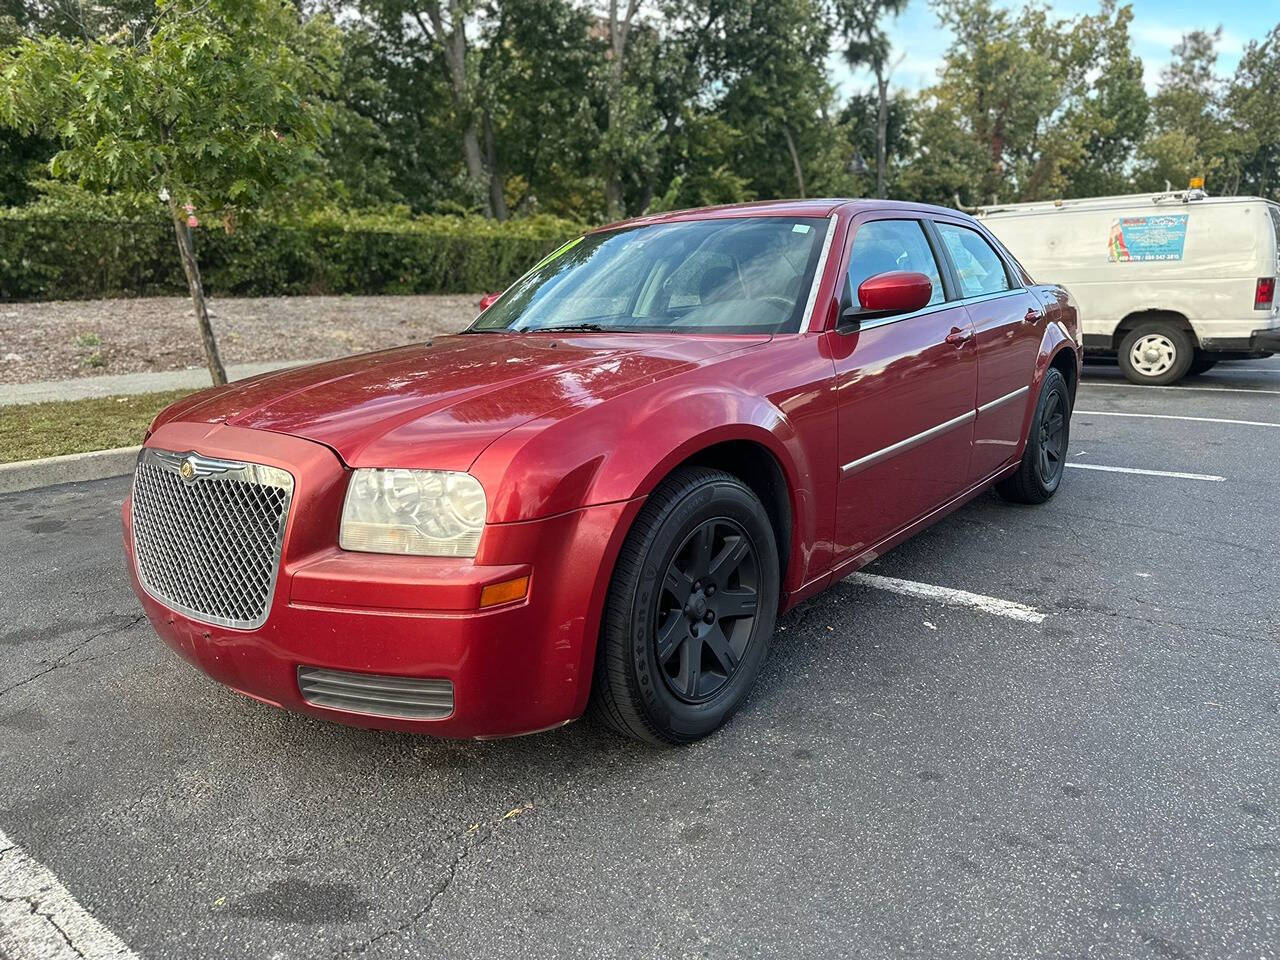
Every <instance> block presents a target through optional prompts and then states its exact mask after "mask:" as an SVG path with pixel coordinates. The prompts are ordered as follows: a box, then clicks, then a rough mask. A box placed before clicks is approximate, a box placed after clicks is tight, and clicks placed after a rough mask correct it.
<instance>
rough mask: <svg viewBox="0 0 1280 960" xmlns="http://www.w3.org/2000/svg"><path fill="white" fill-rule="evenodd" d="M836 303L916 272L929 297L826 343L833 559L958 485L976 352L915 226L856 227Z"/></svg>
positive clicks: (968, 434) (965, 319) (852, 552)
mask: <svg viewBox="0 0 1280 960" xmlns="http://www.w3.org/2000/svg"><path fill="white" fill-rule="evenodd" d="M854 231H855V232H854V234H853V239H852V241H851V244H850V248H849V252H848V255H847V259H846V264H847V279H848V284H849V286H848V291H847V293H846V299H853V298H856V296H857V289H858V286H859V285H860V284H861V283H862V281H863V280H865V279H867V278H868V277H871V276H875V275H876V274H880V273H885V272H889V271H894V270H910V271H915V272H919V273H923V274H924V275H925V276H927V277H929V278H930V280H931V281H932V282H933V285H934V291H933V299H932V300H931V301H930V303H929V305H928V306H927V307H925V308H924V309H922V310H919V311H916V312H915V313H910V314H905V315H902V316H896V317H885V318H880V319H875V320H866V321H863V322H862V323H860V324H859V325H858V326H857V327H856V328H853V327H850V326H847V325H846V326H841V327H837V329H836V330H834V331H831V332H829V333H828V334H827V336H828V337H829V338H830V339H829V346H830V348H831V352H832V356H833V358H834V361H835V366H836V383H837V388H838V389H837V393H838V397H839V410H838V417H839V428H838V431H839V437H838V441H837V446H838V449H839V462H840V467H839V471H840V477H839V488H838V492H837V499H836V556H835V559H836V562H840V561H841V560H846V559H849V558H851V557H853V556H857V555H858V554H862V553H865V552H866V551H867V550H868V549H870V548H872V547H874V546H875V545H876V544H878V543H880V542H881V541H883V540H885V539H886V538H887V537H890V536H892V535H893V534H894V533H896V532H898V531H899V530H901V529H902V528H904V527H906V526H907V525H909V524H910V523H912V522H913V521H915V520H917V519H919V518H921V517H923V516H925V515H926V514H928V513H929V512H930V511H932V510H934V509H935V508H937V507H938V506H940V505H942V504H943V503H945V502H946V501H948V500H949V499H951V498H952V497H954V496H955V495H956V494H958V493H959V492H960V491H961V490H963V489H964V488H965V486H966V485H967V468H968V465H969V459H970V440H971V438H972V434H973V419H974V391H975V387H976V380H977V361H976V355H977V351H976V349H975V345H974V342H973V329H972V325H971V323H970V322H969V316H968V314H967V313H966V311H965V308H964V306H963V305H962V304H960V303H951V302H949V296H950V297H951V298H954V291H949V290H948V289H947V287H944V285H943V280H942V271H941V270H940V269H939V266H938V264H939V262H940V261H939V258H938V255H937V252H936V251H935V250H934V247H933V245H932V242H931V240H930V238H929V236H928V235H927V234H926V233H925V229H924V226H923V225H922V223H921V222H920V221H918V220H909V219H878V220H865V221H862V222H860V223H857V222H856V223H855V224H854Z"/></svg>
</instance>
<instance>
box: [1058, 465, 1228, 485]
mask: <svg viewBox="0 0 1280 960" xmlns="http://www.w3.org/2000/svg"><path fill="white" fill-rule="evenodd" d="M1067 466H1068V467H1074V468H1075V469H1077V470H1105V471H1106V472H1107V473H1137V474H1141V475H1142V476H1144V477H1174V478H1175V479H1178V480H1211V481H1213V482H1214V483H1222V482H1223V481H1224V480H1226V479H1227V478H1226V477H1215V476H1214V475H1213V474H1211V473H1179V472H1178V471H1176V470H1140V469H1139V468H1137V467H1108V466H1104V465H1103V464H1101V463H1068V464H1067Z"/></svg>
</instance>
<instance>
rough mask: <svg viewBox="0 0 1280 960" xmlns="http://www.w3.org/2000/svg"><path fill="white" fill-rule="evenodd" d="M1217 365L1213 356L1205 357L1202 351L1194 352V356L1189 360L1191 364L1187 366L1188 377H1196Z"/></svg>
mask: <svg viewBox="0 0 1280 960" xmlns="http://www.w3.org/2000/svg"><path fill="white" fill-rule="evenodd" d="M1217 365H1218V361H1217V359H1216V358H1214V357H1207V356H1205V355H1204V354H1203V353H1199V352H1197V353H1196V358H1195V359H1194V360H1192V361H1191V366H1189V367H1188V368H1187V376H1188V377H1198V376H1199V375H1200V374H1202V373H1204V372H1206V371H1208V370H1212V369H1213V368H1214V367H1216V366H1217Z"/></svg>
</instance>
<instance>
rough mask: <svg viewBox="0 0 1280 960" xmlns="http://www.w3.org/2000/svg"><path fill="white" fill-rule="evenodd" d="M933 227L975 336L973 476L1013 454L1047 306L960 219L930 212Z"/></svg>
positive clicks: (982, 237) (985, 473)
mask: <svg viewBox="0 0 1280 960" xmlns="http://www.w3.org/2000/svg"><path fill="white" fill-rule="evenodd" d="M933 225H934V229H935V230H936V231H937V234H938V236H939V238H940V239H941V241H942V243H941V246H942V248H943V249H944V250H945V251H946V256H947V260H948V261H949V263H948V266H949V267H950V269H951V270H952V271H953V277H954V279H955V282H956V284H957V286H958V287H959V290H960V296H961V298H962V302H963V303H964V305H965V309H966V310H967V311H968V313H969V319H970V320H971V321H972V323H973V329H974V335H975V337H976V342H977V347H978V349H977V359H978V387H977V391H978V392H977V417H976V419H975V420H974V429H973V456H972V458H971V460H970V463H969V471H968V476H969V480H970V481H971V482H975V483H976V482H978V481H979V480H982V479H984V478H986V477H988V476H990V475H991V474H992V473H994V472H996V471H997V470H998V469H1000V468H1001V467H1002V466H1004V465H1005V464H1007V463H1010V462H1011V461H1012V460H1013V458H1014V457H1015V455H1017V454H1018V453H1019V445H1020V444H1021V442H1022V435H1023V431H1024V430H1025V428H1026V423H1027V416H1028V412H1029V410H1030V409H1031V405H1032V404H1033V403H1034V402H1035V399H1036V398H1035V397H1032V396H1030V388H1031V381H1032V379H1033V377H1034V376H1035V368H1036V357H1037V355H1038V354H1039V352H1040V343H1041V341H1042V339H1043V337H1044V328H1045V324H1046V322H1047V318H1046V310H1045V308H1044V305H1043V304H1041V302H1040V300H1039V299H1038V298H1037V297H1036V296H1035V294H1033V293H1032V292H1031V291H1030V290H1029V289H1027V287H1026V285H1025V284H1024V283H1023V282H1022V272H1021V271H1020V270H1018V269H1017V267H1016V266H1015V265H1014V264H1012V263H1010V262H1009V261H1007V260H1006V259H1005V257H1004V255H1003V254H1002V253H1001V252H1000V251H999V245H998V244H997V243H994V242H993V241H992V240H990V239H989V238H988V237H987V236H986V235H985V234H984V233H983V232H982V231H980V230H978V229H975V227H974V226H973V225H971V224H965V223H963V222H961V221H959V220H955V221H952V220H947V219H944V218H941V217H935V218H934V220H933Z"/></svg>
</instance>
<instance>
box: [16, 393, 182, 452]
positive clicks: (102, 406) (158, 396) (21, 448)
mask: <svg viewBox="0 0 1280 960" xmlns="http://www.w3.org/2000/svg"><path fill="white" fill-rule="evenodd" d="M193 392H194V391H192V390H168V391H166V392H164V393H141V394H138V395H136V396H130V397H94V398H92V399H89V400H56V401H53V402H51V403H30V404H22V405H19V406H10V405H5V406H0V463H10V462H12V461H14V460H35V459H37V458H38V457H59V456H62V455H63V454H66V453H84V452H86V451H88V450H110V449H111V448H113V447H132V446H135V445H137V444H139V443H142V437H143V435H144V434H145V433H146V432H147V427H149V426H150V425H151V421H152V419H153V418H154V417H155V415H156V414H157V413H159V412H160V411H161V410H163V409H164V408H165V407H167V406H168V405H169V404H171V403H173V401H175V400H177V399H178V398H179V397H185V396H186V395H187V394H189V393H193Z"/></svg>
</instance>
